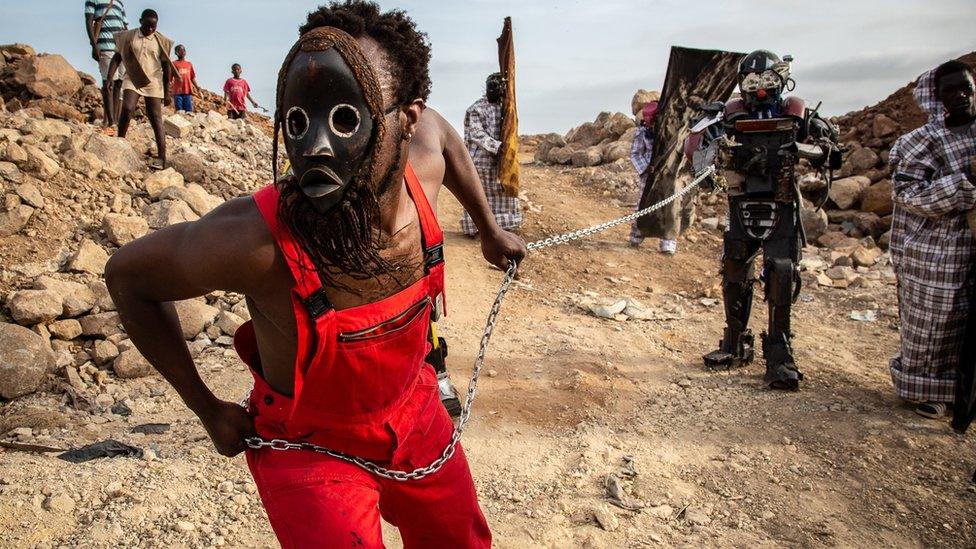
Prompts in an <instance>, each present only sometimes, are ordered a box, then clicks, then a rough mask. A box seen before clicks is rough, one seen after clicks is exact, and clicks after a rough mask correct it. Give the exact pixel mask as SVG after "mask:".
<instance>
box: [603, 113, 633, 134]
mask: <svg viewBox="0 0 976 549" xmlns="http://www.w3.org/2000/svg"><path fill="white" fill-rule="evenodd" d="M603 127H604V128H606V130H607V132H608V133H609V134H610V135H611V136H612V137H613V138H615V139H616V138H619V137H620V136H621V135H623V134H624V132H626V131H627V130H629V129H631V128H633V127H634V119H633V118H631V117H629V116H627V115H626V114H624V113H622V112H618V113H614V114H612V115H610V119H609V120H607V122H606V123H605V124H604V125H603Z"/></svg>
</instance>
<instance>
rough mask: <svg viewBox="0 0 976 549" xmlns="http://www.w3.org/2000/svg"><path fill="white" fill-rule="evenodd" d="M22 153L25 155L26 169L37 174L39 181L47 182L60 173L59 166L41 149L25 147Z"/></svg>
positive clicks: (30, 146) (31, 146)
mask: <svg viewBox="0 0 976 549" xmlns="http://www.w3.org/2000/svg"><path fill="white" fill-rule="evenodd" d="M24 152H26V153H27V169H28V170H30V171H32V172H34V173H35V174H37V177H39V178H40V179H42V180H44V181H47V180H49V179H51V178H52V177H54V176H56V175H58V173H59V172H60V171H61V165H60V164H58V162H57V161H56V160H54V159H53V158H51V157H50V156H48V155H47V153H45V152H44V151H42V150H41V149H39V148H37V147H35V146H33V145H26V146H24Z"/></svg>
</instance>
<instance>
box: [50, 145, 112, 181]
mask: <svg viewBox="0 0 976 549" xmlns="http://www.w3.org/2000/svg"><path fill="white" fill-rule="evenodd" d="M61 158H62V160H64V165H65V167H66V168H68V169H69V170H71V171H73V172H76V173H79V174H81V175H83V176H85V177H87V178H88V179H94V178H96V177H98V174H99V173H101V171H102V169H103V168H105V163H104V162H102V160H101V159H100V158H98V157H97V156H95V155H94V154H92V153H90V152H88V151H84V150H82V151H69V152H67V153H65V154H64V155H63V156H62V157H61Z"/></svg>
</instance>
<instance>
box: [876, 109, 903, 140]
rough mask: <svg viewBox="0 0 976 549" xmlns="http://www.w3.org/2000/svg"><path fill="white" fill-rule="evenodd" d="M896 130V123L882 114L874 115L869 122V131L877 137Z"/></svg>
mask: <svg viewBox="0 0 976 549" xmlns="http://www.w3.org/2000/svg"><path fill="white" fill-rule="evenodd" d="M897 132H898V123H897V122H895V121H894V120H892V119H890V118H888V117H887V116H885V115H884V114H879V115H877V116H875V117H874V121H873V122H872V123H871V133H873V134H874V136H875V137H877V138H882V137H888V136H889V135H894V134H895V133H897Z"/></svg>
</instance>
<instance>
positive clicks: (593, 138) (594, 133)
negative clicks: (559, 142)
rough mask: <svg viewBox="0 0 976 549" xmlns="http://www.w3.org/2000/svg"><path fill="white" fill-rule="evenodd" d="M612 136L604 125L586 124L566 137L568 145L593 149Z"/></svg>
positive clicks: (571, 131)
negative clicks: (573, 144)
mask: <svg viewBox="0 0 976 549" xmlns="http://www.w3.org/2000/svg"><path fill="white" fill-rule="evenodd" d="M609 136H610V132H608V131H607V129H606V128H605V127H604V126H603V125H602V124H597V123H596V122H586V123H584V124H582V125H580V126H578V127H577V128H575V129H573V130H570V132H569V134H567V135H566V142H567V143H575V144H578V145H580V146H581V147H592V146H593V145H598V144H599V143H600V142H601V141H603V140H604V139H606V138H607V137H609Z"/></svg>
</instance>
